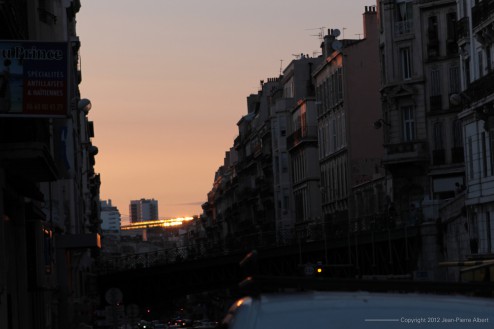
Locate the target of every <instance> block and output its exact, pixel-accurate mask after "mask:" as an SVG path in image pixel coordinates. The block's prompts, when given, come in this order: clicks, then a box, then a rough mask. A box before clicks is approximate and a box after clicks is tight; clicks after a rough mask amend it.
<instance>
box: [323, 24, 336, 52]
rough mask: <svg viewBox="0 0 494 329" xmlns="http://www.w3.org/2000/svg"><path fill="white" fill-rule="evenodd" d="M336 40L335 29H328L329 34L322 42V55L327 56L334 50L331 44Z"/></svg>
mask: <svg viewBox="0 0 494 329" xmlns="http://www.w3.org/2000/svg"><path fill="white" fill-rule="evenodd" d="M334 40H335V37H334V35H333V29H328V34H327V35H325V36H324V41H323V42H322V43H321V50H322V55H323V57H324V58H327V57H328V56H329V55H331V53H332V52H333V48H331V44H332V43H333V41H334Z"/></svg>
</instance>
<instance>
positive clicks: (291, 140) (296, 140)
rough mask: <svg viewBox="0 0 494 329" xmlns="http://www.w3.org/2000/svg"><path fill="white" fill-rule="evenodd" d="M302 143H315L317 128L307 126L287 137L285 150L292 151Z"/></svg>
mask: <svg viewBox="0 0 494 329" xmlns="http://www.w3.org/2000/svg"><path fill="white" fill-rule="evenodd" d="M303 142H317V126H307V127H302V128H300V129H298V130H296V131H295V132H294V133H293V134H291V135H290V136H288V137H287V139H286V143H287V144H286V146H287V149H292V148H294V147H295V146H297V145H299V144H300V143H303Z"/></svg>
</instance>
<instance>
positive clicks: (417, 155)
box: [378, 1, 464, 225]
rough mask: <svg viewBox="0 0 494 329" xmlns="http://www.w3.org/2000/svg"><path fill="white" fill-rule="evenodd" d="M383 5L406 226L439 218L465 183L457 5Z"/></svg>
mask: <svg viewBox="0 0 494 329" xmlns="http://www.w3.org/2000/svg"><path fill="white" fill-rule="evenodd" d="M378 5H379V29H380V45H379V49H380V62H381V63H380V67H381V86H382V88H381V95H382V108H383V113H382V118H383V120H384V121H383V122H385V123H386V124H385V125H384V126H383V128H384V129H383V132H384V143H385V154H384V158H383V163H384V166H385V169H386V173H387V177H388V180H389V181H390V182H391V186H392V190H390V191H388V192H389V198H390V200H391V202H392V203H393V206H394V209H395V210H396V213H397V215H398V216H397V221H398V223H397V224H398V225H409V224H417V223H419V222H423V221H432V220H435V219H437V218H438V209H439V205H440V204H441V202H442V200H446V199H449V198H451V197H453V196H454V195H455V190H456V185H457V184H458V185H460V186H461V185H463V184H464V168H463V139H462V129H461V123H460V121H459V120H458V118H457V114H458V113H459V111H460V108H459V107H457V106H455V105H454V104H452V103H451V102H450V101H449V99H450V98H449V96H450V95H451V94H453V93H456V92H458V90H459V88H460V84H459V81H460V74H459V73H460V68H459V57H458V47H457V46H456V42H455V40H456V28H455V24H456V2H455V1H419V2H416V1H379V2H378ZM416 209H419V211H418V212H417V211H416ZM416 213H418V215H415V214H416ZM417 216H418V217H417Z"/></svg>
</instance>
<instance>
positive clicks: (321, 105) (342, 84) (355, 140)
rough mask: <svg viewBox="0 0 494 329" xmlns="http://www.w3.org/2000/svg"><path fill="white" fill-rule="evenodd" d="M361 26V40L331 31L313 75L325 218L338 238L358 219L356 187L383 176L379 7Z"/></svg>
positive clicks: (368, 12)
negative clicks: (338, 234)
mask: <svg viewBox="0 0 494 329" xmlns="http://www.w3.org/2000/svg"><path fill="white" fill-rule="evenodd" d="M363 26H364V37H363V39H360V40H341V41H340V40H338V39H337V38H338V36H339V35H340V31H339V30H336V29H334V30H333V29H330V30H329V31H328V35H326V36H325V38H324V42H323V43H322V45H321V47H322V50H323V59H324V61H323V63H322V64H321V65H320V66H319V67H318V68H316V70H315V72H314V79H315V88H316V99H317V102H318V113H317V114H318V136H319V137H318V139H319V161H320V172H321V187H320V191H321V194H322V195H321V197H322V216H323V219H324V222H325V223H326V224H327V226H328V227H332V228H333V229H332V231H335V232H340V233H344V232H345V231H346V230H347V227H348V224H347V221H348V220H349V218H356V216H358V214H357V213H355V212H353V213H352V212H351V211H356V210H357V209H356V208H355V207H354V206H353V205H354V203H353V196H352V189H353V187H354V186H358V185H360V184H363V183H365V182H368V181H371V180H374V179H377V178H378V177H381V176H382V169H381V159H382V155H383V148H382V144H383V141H382V133H381V131H379V130H376V129H375V128H374V122H376V121H377V122H379V123H380V122H381V120H380V119H381V111H380V102H379V97H380V95H379V86H378V83H377V81H378V80H379V60H378V30H377V13H376V9H375V7H373V6H371V7H366V8H365V12H364V14H363ZM382 195H383V193H381V194H380V197H382ZM350 205H352V206H351V207H350ZM350 208H351V209H352V210H350Z"/></svg>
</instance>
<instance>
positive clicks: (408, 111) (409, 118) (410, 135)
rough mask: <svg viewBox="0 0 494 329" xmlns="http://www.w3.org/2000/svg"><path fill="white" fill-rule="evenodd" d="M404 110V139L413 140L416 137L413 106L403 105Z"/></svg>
mask: <svg viewBox="0 0 494 329" xmlns="http://www.w3.org/2000/svg"><path fill="white" fill-rule="evenodd" d="M402 111H403V139H404V141H406V142H411V141H413V140H414V139H415V118H414V113H413V107H412V106H404V107H402Z"/></svg>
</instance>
